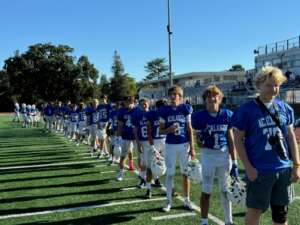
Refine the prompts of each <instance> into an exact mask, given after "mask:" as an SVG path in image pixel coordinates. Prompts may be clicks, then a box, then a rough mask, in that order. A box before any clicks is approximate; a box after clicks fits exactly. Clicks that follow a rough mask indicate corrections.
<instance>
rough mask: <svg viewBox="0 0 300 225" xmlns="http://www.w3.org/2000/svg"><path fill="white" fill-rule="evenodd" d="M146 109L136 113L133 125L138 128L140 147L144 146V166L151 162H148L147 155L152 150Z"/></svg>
mask: <svg viewBox="0 0 300 225" xmlns="http://www.w3.org/2000/svg"><path fill="white" fill-rule="evenodd" d="M146 114H147V112H146V111H142V110H139V111H137V113H135V116H134V117H133V126H134V128H135V129H136V130H137V136H138V141H139V143H140V147H141V148H142V153H141V154H140V163H141V165H142V166H147V164H149V166H150V163H151V162H147V155H148V152H149V151H150V144H149V141H148V129H147V118H146Z"/></svg>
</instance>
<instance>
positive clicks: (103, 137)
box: [98, 129, 106, 140]
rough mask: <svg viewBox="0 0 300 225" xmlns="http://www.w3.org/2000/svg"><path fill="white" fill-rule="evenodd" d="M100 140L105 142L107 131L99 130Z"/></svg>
mask: <svg viewBox="0 0 300 225" xmlns="http://www.w3.org/2000/svg"><path fill="white" fill-rule="evenodd" d="M98 138H99V139H101V140H103V139H105V138H106V131H105V129H99V130H98Z"/></svg>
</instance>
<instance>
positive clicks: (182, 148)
mask: <svg viewBox="0 0 300 225" xmlns="http://www.w3.org/2000/svg"><path fill="white" fill-rule="evenodd" d="M189 150H190V144H189V143H182V144H166V157H165V161H166V166H167V172H166V173H167V175H168V176H173V175H175V169H176V162H177V158H179V166H180V171H181V174H183V175H186V172H187V167H188V162H189Z"/></svg>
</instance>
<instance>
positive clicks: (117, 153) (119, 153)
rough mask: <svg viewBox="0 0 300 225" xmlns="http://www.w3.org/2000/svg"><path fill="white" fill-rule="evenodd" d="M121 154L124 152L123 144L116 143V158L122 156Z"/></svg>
mask: <svg viewBox="0 0 300 225" xmlns="http://www.w3.org/2000/svg"><path fill="white" fill-rule="evenodd" d="M121 154H122V148H121V145H118V144H117V145H115V146H114V156H115V157H116V158H119V157H121Z"/></svg>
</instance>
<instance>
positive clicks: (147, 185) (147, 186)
mask: <svg viewBox="0 0 300 225" xmlns="http://www.w3.org/2000/svg"><path fill="white" fill-rule="evenodd" d="M146 188H147V189H148V190H151V182H149V183H148V182H147V183H146Z"/></svg>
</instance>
